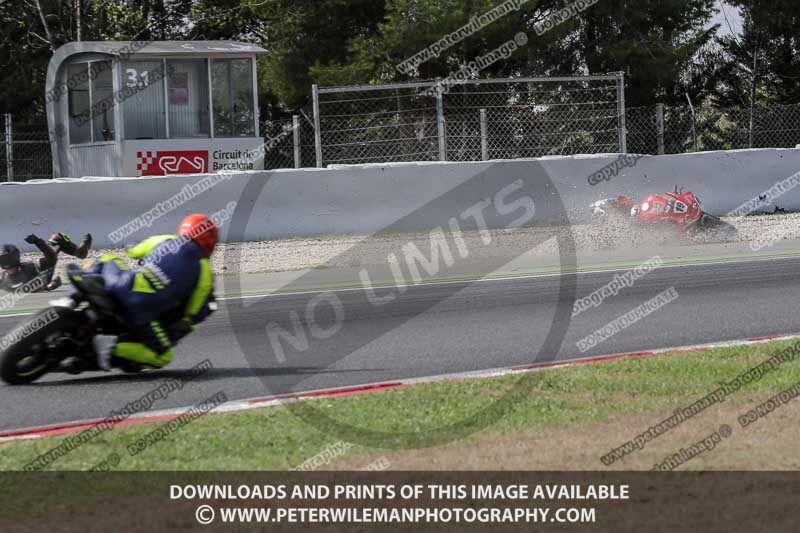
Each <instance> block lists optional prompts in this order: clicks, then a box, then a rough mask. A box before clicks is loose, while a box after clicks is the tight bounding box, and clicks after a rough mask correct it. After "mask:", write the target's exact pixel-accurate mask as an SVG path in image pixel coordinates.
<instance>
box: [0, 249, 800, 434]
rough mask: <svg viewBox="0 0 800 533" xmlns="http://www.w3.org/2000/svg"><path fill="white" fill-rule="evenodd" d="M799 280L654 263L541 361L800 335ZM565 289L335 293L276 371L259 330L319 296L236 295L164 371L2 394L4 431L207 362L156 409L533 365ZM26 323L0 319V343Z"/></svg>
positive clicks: (530, 285) (62, 380)
mask: <svg viewBox="0 0 800 533" xmlns="http://www.w3.org/2000/svg"><path fill="white" fill-rule="evenodd" d="M643 258H646V257H644V256H643ZM799 271H800V257H791V256H786V257H777V258H771V259H768V260H764V259H761V260H752V259H748V258H742V259H740V260H737V261H733V262H718V263H717V262H707V263H700V262H696V264H692V263H690V264H683V265H680V266H665V267H661V268H659V269H657V270H654V271H652V272H650V273H649V274H647V275H646V276H644V277H643V278H641V279H639V280H638V281H637V282H636V283H635V284H634V285H633V286H631V287H627V288H624V289H622V290H621V291H620V292H619V294H617V295H616V296H612V297H609V298H607V299H606V300H605V302H604V303H603V304H602V305H601V306H599V307H596V308H592V309H589V310H586V311H584V312H582V313H581V314H579V315H578V316H576V317H575V318H573V319H572V320H571V322H570V323H569V327H568V329H567V330H566V335H565V337H564V340H563V342H562V343H561V347H560V349H559V350H558V353H556V354H544V355H545V356H549V358H550V359H553V358H555V359H557V360H568V359H572V358H583V357H589V356H597V355H605V354H613V353H620V352H636V351H644V350H650V349H658V348H667V347H673V346H684V345H691V344H699V343H708V342H718V341H726V340H734V339H742V338H750V337H762V336H770V335H779V334H786V333H795V332H800V319H798V317H797V312H796V302H797V296H798V294H800V276H798V272H799ZM621 272H622V271H591V272H582V273H579V274H578V275H577V278H576V279H577V287H576V295H577V296H578V297H581V296H586V295H588V294H590V293H591V292H592V291H594V290H595V289H598V288H600V287H602V286H603V285H605V284H607V283H609V282H610V281H611V280H612V279H613V277H614V275H615V274H619V273H621ZM568 280H569V277H567V278H564V277H562V276H560V275H559V274H557V273H556V274H537V275H521V276H520V277H512V278H507V279H492V280H484V281H479V282H462V281H448V282H441V283H437V282H435V281H432V282H430V283H428V284H424V285H418V286H413V287H409V288H408V289H407V290H406V291H405V293H404V294H403V295H402V298H400V299H398V301H397V302H395V303H394V305H392V306H387V307H385V308H384V307H380V306H377V307H376V306H374V305H370V304H369V302H367V301H366V299H365V298H364V291H362V290H339V291H337V292H336V293H335V294H336V297H337V299H338V301H340V302H341V305H342V308H341V311H343V313H344V315H343V318H344V320H343V322H344V323H345V327H342V328H341V329H340V330H338V331H337V332H336V333H335V334H333V335H331V336H330V337H329V338H327V339H325V340H324V342H322V341H321V342H316V343H312V349H309V350H306V351H297V350H295V351H293V352H292V353H291V354H290V356H287V358H286V359H285V360H283V361H281V360H278V359H276V358H275V357H274V356H269V357H267V356H264V357H263V358H262V357H260V354H263V353H266V350H265V346H269V345H270V344H269V340H268V336H267V325H268V324H278V325H280V327H282V328H284V329H285V330H287V331H289V332H293V331H294V332H295V333H296V331H297V330H293V327H295V326H297V324H296V323H294V322H293V320H294V319H293V318H292V316H293V313H292V311H296V312H297V313H296V315H295V316H297V317H299V322H300V323H301V325H302V326H303V327H304V326H305V325H306V319H305V317H306V313H305V309H306V306H307V303H308V301H309V298H310V297H313V296H314V295H313V294H311V295H309V294H307V293H304V294H273V295H270V296H250V297H248V298H247V299H239V298H238V297H235V296H234V297H231V298H232V299H230V300H224V301H222V302H221V305H220V309H219V311H218V312H217V313H215V314H214V315H213V316H212V317H211V318H210V319H209V320H208V321H206V322H205V323H204V324H202V326H201V327H200V328H199V329H198V330H197V331H196V332H195V333H193V334H192V335H190V336H189V337H187V338H186V339H185V340H184V341H183V342H182V343H181V344H180V346H179V347H178V349H177V351H176V357H175V360H174V362H173V363H172V364H171V365H170V366H169V367H168V368H167V369H164V370H160V371H148V372H143V373H140V374H135V375H130V374H122V373H119V372H113V373H87V374H83V375H80V376H68V375H65V374H52V375H49V376H46V377H45V378H43V379H42V380H40V381H39V382H36V383H34V384H32V385H27V386H18V387H12V386H8V385H5V384H0V406H2V415H0V431H2V430H11V429H16V428H23V427H32V426H40V425H48V424H56V423H63V422H68V421H75V420H85V419H93V418H103V417H105V416H108V414H109V412H110V411H114V410H119V409H121V408H122V407H123V406H124V405H126V404H127V403H128V402H132V401H134V400H136V399H138V398H140V397H141V396H143V395H145V394H146V393H148V392H149V391H150V390H152V389H154V388H156V387H158V386H159V385H160V384H161V383H163V382H164V380H165V379H166V378H169V377H178V378H180V377H182V376H185V375H186V373H187V369H189V368H190V367H192V366H194V365H196V364H198V363H199V362H201V361H203V360H205V359H209V360H210V361H211V362H212V364H213V368H212V369H211V370H209V371H208V372H206V373H205V374H203V375H202V376H200V377H198V378H196V379H194V380H193V381H192V382H190V383H187V384H186V386H185V387H184V388H183V389H181V390H178V391H174V392H172V393H171V394H170V395H169V397H168V398H167V399H165V400H163V401H161V402H159V403H158V404H156V405H153V407H152V408H153V409H164V408H173V407H182V406H189V405H192V404H195V403H197V402H199V401H202V400H204V399H206V398H209V397H210V396H212V395H214V394H215V393H217V392H220V391H223V392H224V393H225V394H226V396H227V397H228V398H229V399H232V400H233V399H244V398H252V397H263V396H270V395H274V394H282V393H288V392H300V391H308V390H315V389H322V388H331V387H341V386H351V385H358V384H366V383H375V382H383V381H390V380H396V379H401V378H412V377H423V376H434V375H440V374H448V373H455V372H468V371H477V370H484V369H492V368H502V367H511V366H516V365H524V364H529V363H532V362H535V358H536V357H537V354H538V352H539V350H540V348H541V345H542V342H543V339H544V338H545V336H546V335H547V332H548V330H549V329H550V327H551V321H552V317H553V316H554V309H555V305H556V304H557V302H558V295H559V287H560V283H562V282H564V281H568ZM671 287H673V288H674V289H675V291H676V292H677V294H678V295H679V297H678V299H677V300H675V301H673V302H671V303H669V304H667V305H665V306H663V307H661V308H660V309H657V310H655V311H654V312H653V313H652V314H650V315H649V316H647V317H645V318H643V319H642V320H640V321H638V322H636V323H635V324H632V325H630V326H629V327H627V328H625V329H624V330H622V331H621V332H619V333H617V334H616V335H614V336H612V337H611V338H608V339H607V340H605V341H603V342H601V343H600V344H598V345H597V346H595V347H594V348H592V349H590V350H588V351H586V352H585V353H582V352H581V351H580V350H579V349H578V346H577V343H578V341H579V340H580V339H583V338H584V337H586V336H587V335H589V334H591V333H592V332H594V331H595V330H597V329H599V328H602V327H603V326H604V325H606V324H608V323H609V322H611V321H612V320H614V319H616V318H618V317H619V316H621V315H623V314H625V313H627V312H628V311H631V310H632V309H634V308H636V307H637V306H639V305H641V304H642V303H644V302H645V301H646V300H648V299H650V298H653V297H654V296H656V295H657V294H659V293H660V292H662V291H664V290H666V289H668V288H671ZM310 292H311V293H314V291H310ZM569 306H570V308H571V306H572V301H571V300H570V302H569ZM24 319H25V317H19V316H12V317H0V333H3V334H4V333H7V332H8V331H10V330H11V329H12V328H13V327H14V326H15V325H16V324H18V323H19V322H20V321H21V320H24ZM334 319H335V316H334V314H333V313H332V312H330V313H325V312H324V311H323V312H321V314H319V315H318V316H317V319H316V320H318V321H319V324H318V325H319V326H320V328H322V330H325V328H326V327H329V326H330V325H331V324H332V323H333V322H332V321H333V320H334ZM232 324H234V325H235V328H234V327H233V326H232ZM234 329H235V330H236V333H234ZM325 331H331V329H327V330H325ZM245 354H248V355H245ZM540 355H541V354H540Z"/></svg>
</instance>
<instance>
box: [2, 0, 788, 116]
mask: <svg viewBox="0 0 800 533" xmlns="http://www.w3.org/2000/svg"><path fill="white" fill-rule="evenodd" d="M501 3H502V2H501V1H500V0H6V1H5V2H3V3H0V68H1V69H2V70H0V77H2V82H3V83H2V84H1V85H0V111H3V112H6V111H12V112H14V111H16V110H19V109H28V110H33V111H35V112H38V113H41V112H42V111H43V109H42V107H41V106H40V105H37V102H40V101H41V95H42V94H43V92H44V80H45V73H46V69H47V63H48V61H49V58H50V56H51V54H52V52H53V50H55V49H56V48H58V47H59V46H61V45H62V44H64V43H66V42H70V41H74V40H77V39H79V38H80V39H83V40H130V39H154V40H162V39H208V40H216V39H234V40H243V41H247V42H252V43H255V44H258V45H260V46H262V47H264V48H265V49H267V50H268V52H269V53H268V54H266V55H265V56H263V57H262V58H261V59H260V60H259V79H260V93H261V95H260V96H261V101H262V105H263V106H264V111H265V116H269V117H278V116H281V115H283V114H286V113H289V112H292V111H294V110H296V109H297V108H300V107H303V106H307V105H308V102H309V98H310V91H311V84H313V83H317V84H320V85H343V84H364V83H381V82H390V81H409V80H415V79H431V78H434V77H444V76H447V74H448V73H450V72H452V71H455V70H458V69H459V68H460V66H461V65H462V64H464V63H465V62H468V61H471V60H473V59H475V58H476V57H478V56H480V55H483V54H486V53H487V52H489V51H491V50H493V49H495V48H497V47H498V46H500V45H502V44H503V43H505V42H507V41H509V40H510V39H513V38H514V36H515V35H516V34H518V33H519V32H525V33H526V35H527V36H528V42H527V44H526V45H525V46H524V47H521V48H520V49H519V50H517V51H516V52H515V53H514V54H513V55H511V57H508V58H506V59H504V60H503V61H498V62H497V63H494V64H492V65H491V66H489V67H488V68H486V69H485V70H483V71H482V72H481V73H480V74H479V75H480V76H482V77H511V76H532V75H537V76H541V75H579V74H595V73H607V72H613V71H624V72H625V73H626V79H627V84H626V85H627V87H626V90H627V93H626V96H627V101H628V105H629V106H637V105H649V104H653V103H656V102H663V103H666V104H675V103H682V102H684V101H685V98H686V96H685V95H686V94H689V95H690V97H691V98H692V99H693V100H695V101H697V102H704V101H713V102H715V103H718V104H721V105H747V104H748V103H749V100H750V96H751V92H752V89H753V87H756V92H755V94H756V97H757V99H758V101H761V102H763V101H769V102H782V103H798V102H800V83H798V81H799V80H800V60H798V59H797V57H798V54H797V52H798V47H799V46H800V44H799V43H798V39H799V38H800V37H799V36H798V33H797V31H796V28H797V27H798V23H800V3H797V2H796V1H795V0H730V1H729V3H730V4H733V6H734V8H735V9H738V10H740V11H741V13H742V15H743V17H744V21H745V23H744V32H743V34H742V35H741V36H728V37H724V38H715V34H716V27H711V26H710V21H711V17H712V15H713V12H714V11H713V10H714V4H715V2H714V0H599V1H597V2H596V3H595V4H594V5H593V6H591V7H590V8H589V9H587V10H585V11H583V12H581V13H579V14H577V15H576V16H574V17H571V18H569V19H568V20H565V21H563V22H561V23H560V24H558V25H556V26H555V27H554V28H553V29H551V30H550V31H548V32H546V33H544V34H542V35H538V34H537V32H536V31H535V25H536V24H537V23H540V22H541V21H543V20H544V18H545V17H548V16H550V15H553V14H554V13H556V12H557V11H558V10H559V9H561V8H563V7H564V6H565V5H566V4H565V3H564V2H562V1H561V0H528V1H527V2H524V3H522V4H521V5H520V7H519V9H518V10H514V11H512V12H511V13H509V14H507V15H505V16H504V17H502V18H500V19H499V20H496V21H495V22H493V23H491V24H489V25H488V26H486V27H484V28H482V29H480V30H479V31H477V32H475V33H474V34H473V35H470V36H469V37H467V38H465V39H463V40H462V41H460V42H458V43H457V44H455V45H453V46H450V47H449V48H447V49H445V50H443V51H442V52H441V53H440V54H439V55H438V56H437V57H432V58H431V59H429V60H427V61H425V62H423V63H422V64H420V65H419V67H418V68H417V69H415V70H412V71H410V72H402V71H400V70H399V69H398V68H397V65H398V64H399V63H401V62H402V61H404V60H406V59H408V58H410V57H412V56H413V55H414V54H416V53H417V52H419V51H420V50H422V49H424V48H425V47H427V46H429V45H430V44H432V43H435V42H437V41H438V40H439V39H441V38H442V37H443V36H444V35H446V34H448V33H450V32H454V31H456V30H458V29H459V28H461V27H462V26H464V25H466V24H468V23H469V22H470V20H472V19H473V17H476V16H479V15H481V14H484V13H486V12H487V11H489V10H491V9H493V8H495V7H497V6H498V5H500V4H501ZM754 64H755V69H754V68H753V67H754ZM754 81H755V84H754V83H753V82H754Z"/></svg>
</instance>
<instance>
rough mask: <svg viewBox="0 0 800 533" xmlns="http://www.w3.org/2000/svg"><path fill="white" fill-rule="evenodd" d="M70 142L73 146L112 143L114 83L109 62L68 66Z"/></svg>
mask: <svg viewBox="0 0 800 533" xmlns="http://www.w3.org/2000/svg"><path fill="white" fill-rule="evenodd" d="M67 76H68V81H67V87H68V88H69V96H68V106H69V140H70V143H72V144H81V143H88V142H92V141H94V142H103V141H113V140H114V109H113V99H114V83H113V76H112V68H111V62H110V61H92V62H90V63H74V64H72V65H69V66H68V67H67Z"/></svg>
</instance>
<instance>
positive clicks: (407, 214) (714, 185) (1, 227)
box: [0, 149, 800, 250]
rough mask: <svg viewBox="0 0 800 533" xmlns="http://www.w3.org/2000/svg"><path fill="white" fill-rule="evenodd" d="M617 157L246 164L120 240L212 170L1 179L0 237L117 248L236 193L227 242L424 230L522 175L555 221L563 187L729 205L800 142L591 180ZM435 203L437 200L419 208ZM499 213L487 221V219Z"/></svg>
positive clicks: (573, 203) (790, 200)
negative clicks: (242, 221) (56, 236)
mask: <svg viewBox="0 0 800 533" xmlns="http://www.w3.org/2000/svg"><path fill="white" fill-rule="evenodd" d="M617 158H618V156H617V155H614V154H607V155H591V156H570V157H549V158H541V159H529V160H512V161H489V162H474V163H438V162H426V163H395V164H373V165H357V166H341V167H331V168H328V169H301V170H280V171H271V172H270V171H257V172H243V173H237V174H233V175H229V176H226V177H225V178H224V179H220V180H219V182H218V183H217V184H216V185H215V186H214V187H213V188H210V189H209V190H206V191H205V192H202V193H200V194H198V195H196V196H193V195H187V198H188V197H190V196H193V197H191V198H190V199H188V200H186V201H185V203H183V204H182V205H180V206H179V207H178V208H176V209H174V210H172V211H169V212H167V213H165V214H164V215H163V216H160V217H159V218H157V219H155V220H154V221H152V225H150V226H148V227H143V228H141V229H140V230H139V231H137V232H135V233H133V234H132V235H130V236H129V237H127V238H125V239H123V240H122V241H121V242H117V243H115V242H112V239H111V238H110V237H109V234H110V233H112V232H113V231H114V230H116V229H118V228H119V227H121V226H122V225H123V224H125V223H127V222H128V221H130V220H132V219H134V218H136V217H138V216H140V215H141V214H142V213H145V212H147V211H149V210H151V209H153V207H154V206H156V205H157V204H158V203H159V202H164V201H165V200H167V199H169V198H170V197H172V196H173V195H178V194H181V192H182V190H183V191H184V193H185V192H186V191H187V189H186V188H187V186H191V185H193V184H197V183H198V182H199V181H200V180H202V179H204V178H205V179H208V177H207V176H206V177H204V176H171V177H166V178H121V179H111V178H81V179H64V180H45V181H39V182H28V183H4V184H2V185H0V242H13V243H17V244H18V245H19V246H20V248H22V249H23V250H30V247H29V246H27V245H25V243H23V242H22V238H23V237H24V236H25V235H27V234H28V233H37V234H39V235H41V236H46V235H49V234H50V233H52V232H55V231H66V232H68V233H70V234H72V235H73V236H76V237H79V236H80V235H82V234H83V233H86V232H91V233H92V234H93V235H94V237H95V246H96V247H110V246H120V245H122V244H126V243H131V242H136V241H138V240H140V239H142V238H144V237H146V236H148V235H152V234H158V233H172V232H174V230H175V227H176V225H177V223H178V221H179V220H180V219H181V218H182V217H183V216H185V215H186V214H188V213H192V212H214V211H217V210H219V209H222V208H224V207H225V206H226V205H227V204H228V203H229V202H230V201H237V202H239V205H240V207H241V208H244V209H247V210H249V211H250V214H249V218H248V223H247V226H246V228H244V229H243V231H241V232H238V234H236V235H227V238H228V239H229V240H261V239H274V238H281V237H290V236H302V237H308V236H316V235H339V234H368V233H371V232H374V231H415V230H426V229H430V228H432V227H435V226H437V225H441V223H442V221H443V220H446V219H443V218H442V216H443V215H442V214H443V213H444V214H447V213H452V214H458V213H459V212H460V211H461V210H463V209H464V208H465V207H467V206H469V205H471V204H473V203H475V202H477V201H479V200H480V199H481V198H487V197H491V196H492V195H493V194H494V193H495V192H496V191H497V189H498V184H499V183H502V184H507V183H508V182H509V179H511V178H515V177H519V178H524V179H525V180H526V181H529V182H530V181H534V182H546V181H548V180H549V181H550V182H551V183H552V184H554V186H555V190H552V187H550V188H549V189H546V190H545V189H543V191H540V193H541V194H540V195H539V197H537V202H538V204H537V214H536V219H535V222H537V223H549V222H553V220H552V219H553V217H554V215H553V211H550V210H548V209H546V206H542V205H540V204H541V203H547V202H548V200H547V195H548V194H552V195H554V194H555V192H556V190H557V192H558V194H559V195H560V196H561V199H562V201H563V203H564V205H565V207H566V208H567V211H568V213H569V216H570V219H571V221H572V222H574V223H584V222H586V221H587V220H588V216H589V210H588V206H589V204H591V203H592V202H593V201H595V200H598V199H600V198H605V197H611V196H616V195H619V194H626V195H630V196H633V197H635V198H641V197H642V195H644V194H646V193H650V192H663V191H667V190H672V189H674V187H675V186H676V185H677V186H681V187H684V188H686V189H688V190H692V191H694V192H695V193H696V194H697V195H698V196H699V197H700V198H701V200H703V204H704V208H705V209H706V210H707V211H708V212H710V213H715V214H724V213H727V212H729V211H731V210H733V209H735V208H737V207H738V206H739V205H741V204H742V203H744V202H746V201H747V200H749V199H751V198H753V197H756V196H758V195H759V194H763V192H764V191H765V190H767V189H769V188H770V187H771V186H772V185H774V184H775V183H776V182H779V181H781V180H784V179H786V178H788V177H789V176H792V175H793V174H795V173H796V172H798V171H800V150H792V149H775V150H739V151H730V152H706V153H698V154H684V155H673V156H644V157H642V158H641V159H639V160H638V161H636V163H635V165H633V166H631V167H628V168H622V169H621V170H620V172H619V174H618V175H614V176H612V177H610V178H609V179H608V180H607V181H601V182H600V183H599V184H597V185H594V186H592V185H590V184H589V182H588V178H589V176H591V175H592V174H594V173H595V172H597V171H599V170H601V169H602V168H603V167H605V166H607V165H609V164H613V162H614V161H616V160H617ZM500 186H502V185H500ZM434 199H436V200H435V201H433V202H431V201H432V200H434ZM776 203H777V205H778V206H780V207H781V208H784V209H788V210H800V187H798V189H796V190H791V191H789V192H787V193H785V194H783V195H782V196H781V197H780V198H779V199H778V200H777V201H776ZM426 205H427V206H428V208H426V209H420V208H421V207H422V206H426ZM542 207H545V208H542ZM772 207H773V206H772V205H769V206H767V209H768V210H769V209H771V208H772ZM492 223H493V220H491V219H489V220H488V224H489V226H490V227H491V226H492ZM223 235H225V232H223Z"/></svg>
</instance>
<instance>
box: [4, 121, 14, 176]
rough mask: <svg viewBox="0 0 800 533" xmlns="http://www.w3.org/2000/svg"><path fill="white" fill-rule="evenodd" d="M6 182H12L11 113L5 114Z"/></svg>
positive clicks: (12, 134) (12, 136)
mask: <svg viewBox="0 0 800 533" xmlns="http://www.w3.org/2000/svg"><path fill="white" fill-rule="evenodd" d="M4 116H5V122H6V181H14V143H13V141H14V132H13V131H12V129H11V113H6V114H5V115H4Z"/></svg>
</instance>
